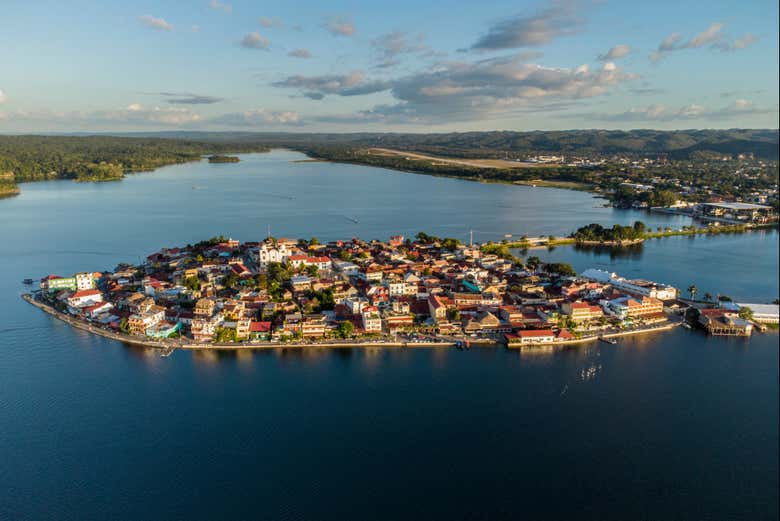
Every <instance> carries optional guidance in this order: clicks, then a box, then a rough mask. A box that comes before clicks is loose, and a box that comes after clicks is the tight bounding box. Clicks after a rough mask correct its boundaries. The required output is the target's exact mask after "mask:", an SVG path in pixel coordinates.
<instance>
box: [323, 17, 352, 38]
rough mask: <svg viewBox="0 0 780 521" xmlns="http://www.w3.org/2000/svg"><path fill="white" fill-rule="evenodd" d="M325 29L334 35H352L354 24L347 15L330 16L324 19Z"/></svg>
mask: <svg viewBox="0 0 780 521" xmlns="http://www.w3.org/2000/svg"><path fill="white" fill-rule="evenodd" d="M325 29H326V30H327V31H328V32H330V33H331V34H333V35H335V36H354V35H355V24H353V23H352V19H351V18H350V17H348V16H332V17H330V18H328V19H327V20H325Z"/></svg>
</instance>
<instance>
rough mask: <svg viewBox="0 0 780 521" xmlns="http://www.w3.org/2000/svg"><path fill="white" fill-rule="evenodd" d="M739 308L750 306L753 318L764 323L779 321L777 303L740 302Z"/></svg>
mask: <svg viewBox="0 0 780 521" xmlns="http://www.w3.org/2000/svg"><path fill="white" fill-rule="evenodd" d="M737 306H739V307H740V308H750V310H751V311H752V312H753V320H755V321H756V322H762V323H764V324H777V323H778V322H780V306H779V305H777V304H750V303H747V302H740V303H738V304H737Z"/></svg>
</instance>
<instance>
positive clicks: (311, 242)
mask: <svg viewBox="0 0 780 521" xmlns="http://www.w3.org/2000/svg"><path fill="white" fill-rule="evenodd" d="M319 244H320V240H319V239H318V238H317V237H312V238H311V239H309V246H318V245H319Z"/></svg>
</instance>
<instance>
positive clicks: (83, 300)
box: [68, 289, 103, 308]
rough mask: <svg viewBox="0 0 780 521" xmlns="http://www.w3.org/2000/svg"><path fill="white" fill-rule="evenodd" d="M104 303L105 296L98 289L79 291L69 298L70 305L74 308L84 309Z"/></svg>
mask: <svg viewBox="0 0 780 521" xmlns="http://www.w3.org/2000/svg"><path fill="white" fill-rule="evenodd" d="M102 301H103V294H102V293H101V292H100V290H97V289H85V290H82V291H77V292H75V293H74V294H73V295H71V296H70V297H68V305H69V306H70V307H73V308H83V307H86V306H91V305H93V304H97V303H98V302H102Z"/></svg>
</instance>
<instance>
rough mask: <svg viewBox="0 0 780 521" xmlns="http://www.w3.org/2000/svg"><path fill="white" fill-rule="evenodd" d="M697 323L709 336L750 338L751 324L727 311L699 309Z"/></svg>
mask: <svg viewBox="0 0 780 521" xmlns="http://www.w3.org/2000/svg"><path fill="white" fill-rule="evenodd" d="M699 323H700V324H701V325H702V326H704V329H706V330H707V332H708V333H709V334H710V335H718V336H750V335H751V334H752V333H753V324H752V323H751V322H749V321H748V320H745V319H742V318H739V315H738V314H737V313H735V312H734V311H730V310H727V309H700V310H699Z"/></svg>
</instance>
